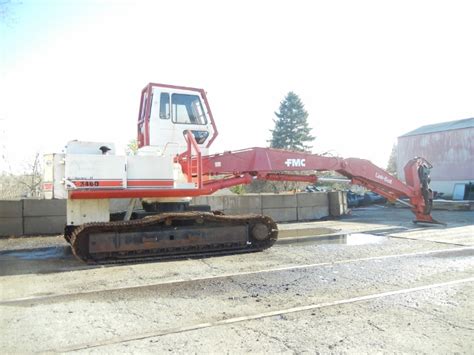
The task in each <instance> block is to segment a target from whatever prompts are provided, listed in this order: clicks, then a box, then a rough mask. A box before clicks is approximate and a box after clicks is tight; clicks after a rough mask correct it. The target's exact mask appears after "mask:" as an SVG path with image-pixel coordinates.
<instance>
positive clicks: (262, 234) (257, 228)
mask: <svg viewBox="0 0 474 355" xmlns="http://www.w3.org/2000/svg"><path fill="white" fill-rule="evenodd" d="M251 233H252V237H254V238H255V239H256V240H258V241H264V240H266V239H268V238H269V237H270V231H269V230H268V227H267V226H266V225H265V224H263V223H257V224H255V225H254V226H253V227H252V232H251Z"/></svg>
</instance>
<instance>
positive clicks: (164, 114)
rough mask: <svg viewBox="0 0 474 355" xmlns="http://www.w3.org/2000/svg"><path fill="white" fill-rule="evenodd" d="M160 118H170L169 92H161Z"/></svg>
mask: <svg viewBox="0 0 474 355" xmlns="http://www.w3.org/2000/svg"><path fill="white" fill-rule="evenodd" d="M160 118H161V119H164V120H167V119H169V118H170V94H168V93H167V92H162V93H161V94H160Z"/></svg>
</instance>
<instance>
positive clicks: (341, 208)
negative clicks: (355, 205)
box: [329, 191, 348, 217]
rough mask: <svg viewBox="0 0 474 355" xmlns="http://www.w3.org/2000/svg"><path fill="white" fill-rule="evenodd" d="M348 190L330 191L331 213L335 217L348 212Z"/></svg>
mask: <svg viewBox="0 0 474 355" xmlns="http://www.w3.org/2000/svg"><path fill="white" fill-rule="evenodd" d="M347 209H348V207H347V192H345V191H332V192H329V213H330V215H331V216H333V217H339V216H343V215H345V214H347Z"/></svg>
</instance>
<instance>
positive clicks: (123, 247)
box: [67, 211, 278, 264]
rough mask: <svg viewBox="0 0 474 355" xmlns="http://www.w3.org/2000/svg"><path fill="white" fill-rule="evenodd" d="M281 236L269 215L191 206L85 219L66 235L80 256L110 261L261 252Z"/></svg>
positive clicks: (96, 260) (74, 251) (99, 261)
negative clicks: (216, 211)
mask: <svg viewBox="0 0 474 355" xmlns="http://www.w3.org/2000/svg"><path fill="white" fill-rule="evenodd" d="M277 237H278V228H277V225H276V223H275V222H274V221H273V220H272V219H271V218H270V217H267V216H262V215H254V214H249V215H240V216H225V215H219V214H214V213H210V212H196V211H192V212H179V213H161V214H158V215H155V216H150V217H146V218H143V219H139V220H132V221H117V222H104V223H86V224H83V225H81V226H78V227H76V228H75V229H74V230H73V231H72V232H71V234H70V238H67V239H69V242H70V243H71V246H72V251H73V254H74V255H75V256H76V257H77V258H79V259H80V260H82V261H84V262H87V263H101V264H109V263H124V262H137V261H151V260H166V259H174V258H182V257H195V256H211V255H221V254H229V253H242V252H252V251H261V250H264V249H267V248H269V247H271V246H272V245H273V244H274V243H275V241H276V240H277Z"/></svg>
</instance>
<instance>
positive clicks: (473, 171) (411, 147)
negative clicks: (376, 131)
mask: <svg viewBox="0 0 474 355" xmlns="http://www.w3.org/2000/svg"><path fill="white" fill-rule="evenodd" d="M473 142H474V118H467V119H464V120H458V121H450V122H443V123H437V124H432V125H427V126H423V127H420V128H417V129H415V130H414V131H411V132H408V133H406V134H404V135H402V136H400V137H398V149H397V153H398V154H397V173H398V176H399V177H400V178H401V179H402V180H403V179H404V174H403V167H404V166H405V164H406V162H407V161H409V160H410V159H411V158H413V157H415V156H418V157H423V158H426V159H427V160H428V161H429V162H430V163H431V164H433V169H432V170H431V187H432V189H433V190H434V191H437V192H440V193H443V197H446V198H453V199H456V200H462V199H465V200H467V199H474V143H473Z"/></svg>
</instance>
